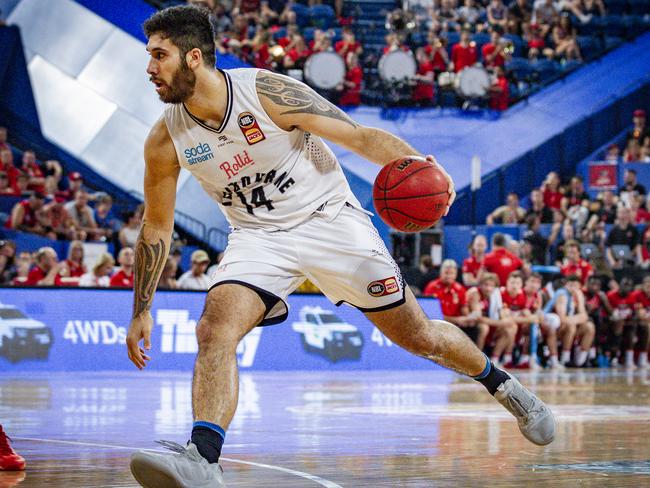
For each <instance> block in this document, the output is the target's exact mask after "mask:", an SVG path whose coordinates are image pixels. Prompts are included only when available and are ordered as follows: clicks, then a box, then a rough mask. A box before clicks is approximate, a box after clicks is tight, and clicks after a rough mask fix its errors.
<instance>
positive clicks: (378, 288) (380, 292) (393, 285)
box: [368, 276, 399, 297]
mask: <svg viewBox="0 0 650 488" xmlns="http://www.w3.org/2000/svg"><path fill="white" fill-rule="evenodd" d="M398 291H399V285H398V284H397V279H396V278H395V277H394V276H391V277H390V278H385V279H383V280H377V281H373V282H372V283H370V284H369V285H368V294H369V295H370V296H373V297H383V296H386V295H391V294H393V293H397V292H398Z"/></svg>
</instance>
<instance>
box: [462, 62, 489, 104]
mask: <svg viewBox="0 0 650 488" xmlns="http://www.w3.org/2000/svg"><path fill="white" fill-rule="evenodd" d="M457 84H458V93H460V94H461V95H462V96H464V97H467V98H479V97H484V96H485V95H487V92H488V90H489V88H490V75H488V72H487V71H486V70H485V69H483V68H480V67H478V66H471V67H469V68H465V69H464V70H463V71H461V72H460V73H459V74H458V78H457Z"/></svg>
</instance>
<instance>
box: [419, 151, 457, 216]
mask: <svg viewBox="0 0 650 488" xmlns="http://www.w3.org/2000/svg"><path fill="white" fill-rule="evenodd" d="M426 159H427V161H429V162H430V163H433V164H435V165H436V166H437V167H438V169H440V171H442V173H443V174H444V175H445V177H446V178H447V182H448V183H449V201H448V202H447V210H445V215H447V214H448V213H449V207H451V206H452V204H453V203H454V200H456V187H455V185H454V180H452V179H451V176H449V173H447V171H446V170H445V168H443V167H442V166H441V165H440V164H438V161H436V158H434V157H433V156H432V155H431V154H429V155H427V157H426Z"/></svg>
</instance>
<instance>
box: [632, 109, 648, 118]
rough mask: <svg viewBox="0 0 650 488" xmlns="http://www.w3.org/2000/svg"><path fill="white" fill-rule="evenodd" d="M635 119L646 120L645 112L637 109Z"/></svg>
mask: <svg viewBox="0 0 650 488" xmlns="http://www.w3.org/2000/svg"><path fill="white" fill-rule="evenodd" d="M632 116H633V117H641V118H644V119H645V110H642V109H640V108H638V109H636V110H635V111H634V113H633V114H632Z"/></svg>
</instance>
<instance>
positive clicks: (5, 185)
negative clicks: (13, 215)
mask: <svg viewBox="0 0 650 488" xmlns="http://www.w3.org/2000/svg"><path fill="white" fill-rule="evenodd" d="M2 195H7V196H18V194H17V193H16V190H14V189H13V187H12V186H11V185H10V184H9V176H8V175H7V173H5V172H4V171H0V196H2Z"/></svg>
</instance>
